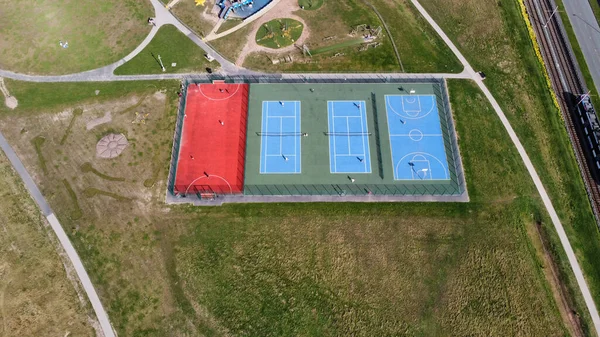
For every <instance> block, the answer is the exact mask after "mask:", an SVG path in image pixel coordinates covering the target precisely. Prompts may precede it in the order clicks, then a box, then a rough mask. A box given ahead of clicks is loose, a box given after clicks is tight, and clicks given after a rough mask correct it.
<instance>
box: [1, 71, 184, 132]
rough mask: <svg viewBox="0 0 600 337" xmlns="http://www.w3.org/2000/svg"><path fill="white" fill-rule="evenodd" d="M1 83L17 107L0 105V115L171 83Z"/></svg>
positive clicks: (94, 100) (98, 100)
mask: <svg viewBox="0 0 600 337" xmlns="http://www.w3.org/2000/svg"><path fill="white" fill-rule="evenodd" d="M5 83H6V87H7V88H8V90H9V91H10V94H11V95H13V96H14V97H16V98H17V99H18V100H19V106H18V107H17V108H16V109H15V110H10V109H8V108H7V107H6V106H5V105H4V104H0V116H2V115H13V114H19V115H22V114H33V113H36V112H39V111H40V110H45V109H50V110H55V109H61V108H67V107H70V106H72V105H74V104H77V103H79V102H82V101H84V102H101V101H105V100H108V99H114V98H120V97H127V96H130V95H132V93H140V92H141V93H145V92H151V91H155V90H157V88H160V87H163V86H164V85H165V83H175V81H145V82H128V81H124V82H86V83H34V82H21V81H14V80H9V79H5ZM96 90H98V94H97V95H96ZM63 133H64V132H63ZM63 133H61V134H63Z"/></svg>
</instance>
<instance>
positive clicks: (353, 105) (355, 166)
mask: <svg viewBox="0 0 600 337" xmlns="http://www.w3.org/2000/svg"><path fill="white" fill-rule="evenodd" d="M327 116H328V122H329V128H328V130H329V132H328V135H329V169H330V172H331V173H371V154H370V152H369V127H368V126H367V112H366V104H365V101H327Z"/></svg>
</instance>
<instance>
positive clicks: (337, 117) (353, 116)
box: [333, 116, 362, 118]
mask: <svg viewBox="0 0 600 337" xmlns="http://www.w3.org/2000/svg"><path fill="white" fill-rule="evenodd" d="M333 117H334V118H362V116H333Z"/></svg>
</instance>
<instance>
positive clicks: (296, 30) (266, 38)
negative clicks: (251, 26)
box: [256, 19, 304, 49]
mask: <svg viewBox="0 0 600 337" xmlns="http://www.w3.org/2000/svg"><path fill="white" fill-rule="evenodd" d="M303 29H304V26H303V25H302V23H301V22H299V21H296V20H294V19H275V20H271V21H269V22H267V23H264V24H263V25H262V26H261V27H260V28H259V29H258V31H257V32H256V43H257V44H258V45H261V46H264V47H268V48H272V49H279V48H282V47H287V46H290V45H292V44H293V43H294V42H295V41H297V40H298V39H299V38H300V35H302V30H303Z"/></svg>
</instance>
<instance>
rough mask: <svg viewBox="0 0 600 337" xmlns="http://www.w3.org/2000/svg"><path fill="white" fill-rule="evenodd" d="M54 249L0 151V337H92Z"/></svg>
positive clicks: (84, 310)
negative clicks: (0, 336)
mask: <svg viewBox="0 0 600 337" xmlns="http://www.w3.org/2000/svg"><path fill="white" fill-rule="evenodd" d="M51 238H52V239H51ZM57 247H59V244H58V242H57V240H56V239H55V238H54V233H53V232H52V231H51V230H50V228H49V226H48V225H47V224H46V223H45V219H44V218H43V217H42V216H41V214H40V211H39V209H38V208H37V207H36V206H35V204H34V203H33V200H31V199H30V197H29V193H28V192H27V190H26V189H25V187H24V186H23V185H22V183H21V179H20V178H19V176H18V175H17V174H16V173H15V172H14V170H13V169H12V167H11V165H10V162H9V161H8V159H7V158H6V156H5V155H4V153H3V152H2V151H0V275H2V277H0V299H1V301H0V305H1V313H2V314H1V315H0V333H1V334H2V335H4V336H64V335H65V334H72V335H76V336H95V335H96V334H95V333H94V330H93V329H92V327H91V326H90V324H89V318H88V315H89V314H90V312H88V309H87V308H85V307H84V305H83V304H82V303H81V302H80V301H79V298H78V294H77V293H76V292H75V289H74V287H73V283H72V281H70V280H69V279H68V278H67V274H66V272H65V268H64V266H63V261H62V258H61V257H60V256H59V255H58V253H57ZM72 275H73V274H72Z"/></svg>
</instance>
